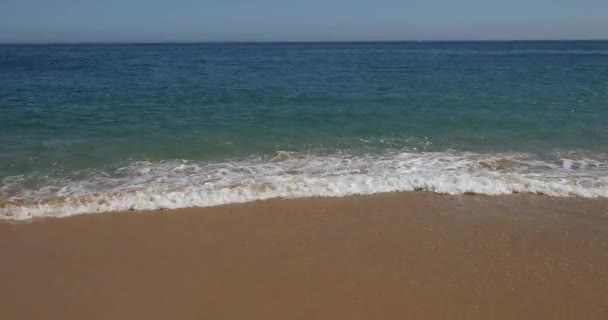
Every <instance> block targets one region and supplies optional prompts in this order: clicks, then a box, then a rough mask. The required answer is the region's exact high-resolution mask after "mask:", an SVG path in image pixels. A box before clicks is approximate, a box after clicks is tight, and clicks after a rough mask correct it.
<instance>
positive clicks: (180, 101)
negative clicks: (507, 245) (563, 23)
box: [0, 41, 608, 220]
mask: <svg viewBox="0 0 608 320" xmlns="http://www.w3.org/2000/svg"><path fill="white" fill-rule="evenodd" d="M419 190H427V191H434V192H438V193H447V194H462V193H480V194H488V195H499V194H510V193H516V192H517V193H541V194H546V195H549V196H558V197H571V196H575V197H608V42H600V41H597V42H584V41H581V42H559V41H552V42H394V43H275V44H270V43H269V44H158V45H156V44H149V45H111V44H107V45H92V44H86V45H84V44H83V45H0V219H15V220H24V219H31V218H33V217H45V216H57V217H62V216H69V215H73V214H80V213H94V212H108V211H117V210H129V209H131V210H144V209H157V208H180V207H191V206H211V205H219V204H226V203H236V202H245V201H253V200H259V199H268V198H274V197H306V196H343V195H351V194H369V193H377V192H391V191H419Z"/></svg>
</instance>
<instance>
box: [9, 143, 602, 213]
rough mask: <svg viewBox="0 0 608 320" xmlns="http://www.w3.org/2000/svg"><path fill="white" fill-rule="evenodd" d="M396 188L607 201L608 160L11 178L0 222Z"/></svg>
mask: <svg viewBox="0 0 608 320" xmlns="http://www.w3.org/2000/svg"><path fill="white" fill-rule="evenodd" d="M34 180H35V182H33V181H34ZM395 191H432V192H437V193H443V194H464V193H477V194H486V195H503V194H511V193H539V194H545V195H549V196H556V197H572V196H575V197H589V198H594V197H608V162H606V161H605V160H596V159H589V158H585V157H581V156H569V158H564V157H561V156H556V157H554V158H553V159H540V158H538V157H534V156H531V155H527V154H493V155H487V154H474V153H456V152H427V153H416V152H389V153H385V154H380V155H349V154H331V155H318V154H298V153H291V152H283V151H281V152H278V153H277V155H276V157H274V158H263V157H258V158H251V159H241V160H233V161H224V162H196V161H188V160H173V161H160V162H147V161H139V162H133V163H130V164H129V165H126V166H123V167H119V168H115V169H113V170H105V171H102V170H90V171H81V172H75V173H73V174H72V175H69V176H63V177H56V176H47V177H35V178H34V177H32V176H12V177H8V178H5V179H3V180H2V186H1V187H0V199H3V200H2V201H1V202H0V219H7V220H29V219H32V218H38V217H66V216H71V215H76V214H85V213H98V212H111V211H125V210H152V209H163V208H164V209H175V208H184V207H206V206H215V205H222V204H229V203H242V202H250V201H255V200H264V199H270V198H296V197H317V196H320V197H333V196H347V195H356V194H373V193H381V192H395Z"/></svg>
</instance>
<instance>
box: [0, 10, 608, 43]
mask: <svg viewBox="0 0 608 320" xmlns="http://www.w3.org/2000/svg"><path fill="white" fill-rule="evenodd" d="M533 39H550V40H557V39H608V0H500V1H498V0H172V1H169V0H0V42H2V43H15V42H28V43H29V42H35V43H55V42H199V41H358V40H362V41H364V40H378V41H383V40H533Z"/></svg>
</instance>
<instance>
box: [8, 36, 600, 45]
mask: <svg viewBox="0 0 608 320" xmlns="http://www.w3.org/2000/svg"><path fill="white" fill-rule="evenodd" d="M606 41H608V38H605V39H601V38H589V39H568V38H566V39H475V40H467V39H454V40H243V41H240V40H226V41H222V40H201V41H197V40H192V41H190V40H188V41H176V40H167V41H56V42H54V41H49V42H42V41H16V42H2V41H0V45H40V46H45V45H155V44H290V43H293V44H298V43H301V44H306V43H310V44H316V43H318V44H323V43H345V44H348V43H466V42H469V43H471V42H505V43H506V42H606Z"/></svg>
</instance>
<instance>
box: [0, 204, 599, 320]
mask: <svg viewBox="0 0 608 320" xmlns="http://www.w3.org/2000/svg"><path fill="white" fill-rule="evenodd" d="M607 204H608V199H579V198H552V197H547V196H537V195H511V196H480V195H462V196H449V195H438V194H433V193H427V192H404V193H385V194H375V195H368V196H349V197H342V198H299V199H273V200H264V201H257V202H252V203H243V204H231V205H223V206H216V207H206V208H188V209H177V210H162V211H161V210H155V211H145V212H132V211H129V212H118V213H104V214H85V215H78V216H72V217H68V218H43V219H34V220H32V221H28V222H16V221H0V255H1V256H2V257H3V262H2V264H0V275H1V276H2V278H3V285H2V286H0V317H2V318H7V319H32V318H45V319H83V318H92V319H108V318H114V319H133V318H148V319H166V318H179V319H200V318H215V319H217V318H220V319H235V318H249V319H286V318H290V319H293V318H295V319H300V318H302V319H310V318H316V319H343V318H349V319H351V318H360V319H370V318H408V317H409V318H422V319H443V318H446V317H449V318H453V319H488V318H492V319H514V318H517V319H539V318H540V319H542V318H550V319H602V318H608V305H606V303H605V302H606V301H608V269H607V268H606V266H608V205H607Z"/></svg>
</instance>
